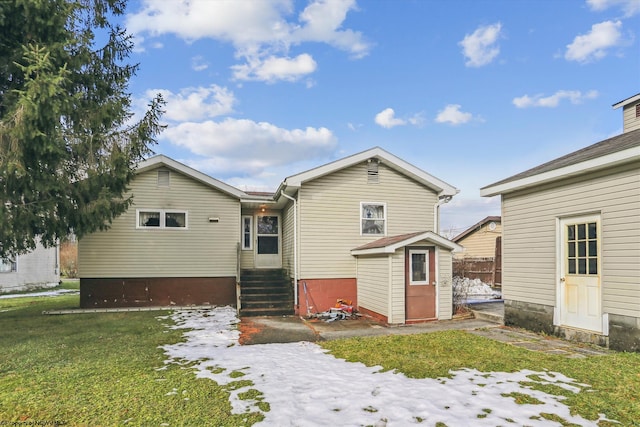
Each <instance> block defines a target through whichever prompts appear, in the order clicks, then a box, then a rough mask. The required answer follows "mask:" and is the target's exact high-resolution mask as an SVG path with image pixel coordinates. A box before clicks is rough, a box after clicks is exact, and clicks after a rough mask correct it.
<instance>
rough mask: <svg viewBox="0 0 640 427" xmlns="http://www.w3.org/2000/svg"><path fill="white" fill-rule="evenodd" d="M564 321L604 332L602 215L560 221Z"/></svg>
mask: <svg viewBox="0 0 640 427" xmlns="http://www.w3.org/2000/svg"><path fill="white" fill-rule="evenodd" d="M559 234H560V236H559V237H560V242H559V243H560V248H561V249H560V260H559V262H560V280H559V291H560V292H559V296H560V298H559V304H560V323H561V325H564V326H569V327H573V328H579V329H585V330H588V331H593V332H600V333H601V332H602V331H603V328H602V292H601V280H600V279H601V273H600V272H601V270H602V263H601V259H600V258H601V256H600V248H601V246H602V242H601V237H600V236H601V232H600V217H599V216H598V215H591V216H584V217H575V218H567V219H562V220H560V233H559Z"/></svg>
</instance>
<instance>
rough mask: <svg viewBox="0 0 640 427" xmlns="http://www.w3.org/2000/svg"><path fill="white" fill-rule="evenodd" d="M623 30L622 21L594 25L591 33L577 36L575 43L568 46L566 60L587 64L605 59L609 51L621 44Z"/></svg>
mask: <svg viewBox="0 0 640 427" xmlns="http://www.w3.org/2000/svg"><path fill="white" fill-rule="evenodd" d="M621 28H622V22H620V21H604V22H600V23H599V24H594V25H592V26H591V31H590V32H589V33H587V34H583V35H579V36H576V38H575V39H573V42H572V43H571V44H569V45H567V51H566V52H565V54H564V57H565V59H566V60H568V61H578V62H582V63H586V62H591V61H595V60H598V59H602V58H604V57H605V56H606V55H607V49H610V48H612V47H615V46H617V45H619V44H620V43H621V41H622V40H621V39H622V36H621V33H620V29H621Z"/></svg>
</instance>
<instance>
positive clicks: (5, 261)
mask: <svg viewBox="0 0 640 427" xmlns="http://www.w3.org/2000/svg"><path fill="white" fill-rule="evenodd" d="M16 271H18V263H17V262H16V260H15V258H0V273H15V272H16Z"/></svg>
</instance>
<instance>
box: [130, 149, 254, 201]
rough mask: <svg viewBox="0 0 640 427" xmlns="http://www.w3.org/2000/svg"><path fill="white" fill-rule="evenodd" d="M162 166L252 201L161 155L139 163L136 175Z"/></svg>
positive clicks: (245, 194) (233, 189)
mask: <svg viewBox="0 0 640 427" xmlns="http://www.w3.org/2000/svg"><path fill="white" fill-rule="evenodd" d="M161 166H164V167H166V168H169V169H172V170H174V171H176V172H180V173H182V174H183V175H186V176H188V177H190V178H193V179H194V180H196V181H199V182H201V183H203V184H205V185H207V186H209V187H213V188H215V189H217V190H219V191H222V192H223V193H226V194H228V195H230V196H232V197H235V198H237V199H241V200H243V199H252V197H251V196H250V195H248V194H247V193H245V192H244V191H242V190H239V189H237V188H235V187H232V186H231V185H229V184H225V183H224V182H222V181H219V180H217V179H215V178H212V177H210V176H209V175H207V174H204V173H202V172H200V171H197V170H195V169H193V168H191V167H189V166H187V165H185V164H183V163H180V162H178V161H176V160H173V159H172V158H170V157H167V156H165V155H163V154H159V155H156V156H153V157H150V158H148V159H146V160H143V161H141V162H140V163H138V167H137V168H136V173H137V174H139V173H142V172H146V171H149V170H153V169H156V168H159V167H161Z"/></svg>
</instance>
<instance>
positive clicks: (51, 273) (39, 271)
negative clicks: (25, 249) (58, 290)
mask: <svg viewBox="0 0 640 427" xmlns="http://www.w3.org/2000/svg"><path fill="white" fill-rule="evenodd" d="M16 262H17V271H15V272H7V273H0V293H2V292H14V291H22V290H28V289H37V288H46V287H53V286H57V285H58V282H59V281H60V274H59V271H60V269H59V265H58V249H57V248H45V247H44V246H42V245H40V244H38V245H37V246H36V248H35V249H34V250H33V251H32V252H29V253H27V254H23V255H19V256H18V257H17V260H16Z"/></svg>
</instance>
